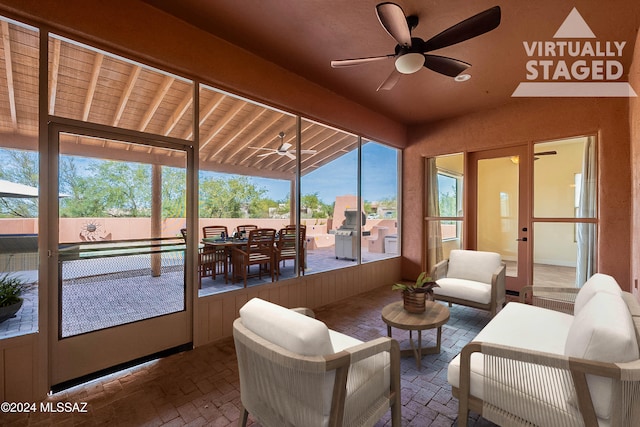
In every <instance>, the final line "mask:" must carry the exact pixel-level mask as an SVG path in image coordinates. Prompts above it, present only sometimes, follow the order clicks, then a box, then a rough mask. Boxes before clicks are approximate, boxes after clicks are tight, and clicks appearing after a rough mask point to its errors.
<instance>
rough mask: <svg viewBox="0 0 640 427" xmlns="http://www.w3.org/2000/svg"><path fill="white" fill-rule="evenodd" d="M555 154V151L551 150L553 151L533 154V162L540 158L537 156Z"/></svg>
mask: <svg viewBox="0 0 640 427" xmlns="http://www.w3.org/2000/svg"><path fill="white" fill-rule="evenodd" d="M556 154H558V152H557V151H555V150H553V151H541V152H539V153H533V160H538V159H539V158H540V157H537V156H555V155H556Z"/></svg>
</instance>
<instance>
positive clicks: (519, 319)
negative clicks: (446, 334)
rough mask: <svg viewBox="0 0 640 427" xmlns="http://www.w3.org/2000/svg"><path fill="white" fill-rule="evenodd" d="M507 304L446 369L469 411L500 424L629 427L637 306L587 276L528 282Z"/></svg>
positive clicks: (636, 363) (638, 395)
mask: <svg viewBox="0 0 640 427" xmlns="http://www.w3.org/2000/svg"><path fill="white" fill-rule="evenodd" d="M530 297H531V299H532V302H533V305H528V304H523V303H515V302H511V303H508V304H507V305H506V306H505V307H504V309H503V310H502V311H501V312H500V313H498V314H497V315H496V316H495V317H494V318H493V319H492V320H491V321H490V322H489V323H488V324H487V325H486V326H485V327H484V328H483V329H482V331H480V333H479V334H478V335H477V336H476V337H475V339H474V340H473V342H471V343H469V344H467V345H466V346H465V347H464V348H463V349H462V352H461V353H460V354H459V355H458V356H456V357H455V358H454V359H453V360H452V361H451V362H450V364H449V367H448V381H449V383H450V384H451V386H452V393H453V395H454V396H455V397H457V398H458V399H459V416H458V425H459V426H466V425H467V418H468V410H469V409H471V410H473V411H475V412H477V413H479V414H482V416H483V417H485V418H486V419H488V420H490V421H492V422H494V423H496V424H499V425H508V426H512V425H539V426H582V425H587V426H612V427H613V426H637V425H639V423H640V360H639V357H640V356H639V354H640V349H639V348H638V342H639V340H640V305H639V304H638V301H637V300H636V299H635V297H634V296H633V295H631V294H629V293H627V292H623V291H622V290H621V289H620V287H619V286H618V284H617V283H616V281H615V280H614V279H613V278H612V277H611V276H607V275H604V274H595V275H594V276H592V277H591V278H590V279H589V280H588V281H587V282H586V283H585V285H584V286H583V287H582V288H580V289H579V290H578V289H575V288H540V287H529V288H527V289H526V290H525V291H524V292H523V293H522V294H521V301H524V300H525V299H529V298H530Z"/></svg>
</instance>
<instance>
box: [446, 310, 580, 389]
mask: <svg viewBox="0 0 640 427" xmlns="http://www.w3.org/2000/svg"><path fill="white" fill-rule="evenodd" d="M572 320H573V316H571V315H569V314H565V313H560V312H557V311H553V310H546V309H541V308H539V307H534V306H531V305H526V304H520V303H516V302H510V303H509V304H507V305H506V306H505V307H504V308H503V309H502V310H501V311H500V312H499V313H498V314H496V316H495V317H494V318H493V319H492V320H491V321H490V322H489V323H488V324H487V325H486V326H485V327H484V328H483V329H482V330H481V331H480V333H479V334H478V335H477V336H476V337H475V338H474V341H477V342H487V343H492V344H501V345H507V346H512V347H518V348H523V349H527V350H534V351H541V352H546V353H554V354H563V352H564V347H565V342H566V340H567V335H568V333H569V329H570V328H571V324H572ZM447 380H448V382H449V384H451V385H452V386H454V387H458V385H459V384H460V355H457V356H456V357H455V358H454V359H453V360H452V361H451V363H449V368H448V371H447ZM483 382H484V359H483V356H482V355H481V354H479V353H476V354H473V355H472V356H471V394H472V395H473V396H476V397H478V398H480V399H483V400H484V387H483Z"/></svg>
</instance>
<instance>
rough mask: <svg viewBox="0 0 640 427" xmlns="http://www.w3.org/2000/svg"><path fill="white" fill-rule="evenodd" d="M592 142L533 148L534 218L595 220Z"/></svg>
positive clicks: (562, 142) (588, 139)
mask: <svg viewBox="0 0 640 427" xmlns="http://www.w3.org/2000/svg"><path fill="white" fill-rule="evenodd" d="M595 161H596V159H595V138H593V137H579V138H571V139H564V140H559V141H551V142H544V143H540V144H535V146H534V161H533V175H534V184H533V189H534V191H533V194H534V199H533V204H534V216H535V217H537V218H595V215H596V211H595V206H596V197H595V196H596V188H595V187H596V171H595V167H596V164H595Z"/></svg>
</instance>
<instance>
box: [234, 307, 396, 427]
mask: <svg viewBox="0 0 640 427" xmlns="http://www.w3.org/2000/svg"><path fill="white" fill-rule="evenodd" d="M302 312H304V313H305V314H307V316H305V315H302V314H300V313H298V312H296V311H295V310H289V309H286V308H284V307H280V306H277V305H275V304H271V303H269V302H266V301H263V300H260V299H258V298H254V299H252V300H251V301H249V302H248V303H247V304H245V306H244V307H243V308H242V309H240V318H238V319H236V320H235V322H234V324H233V336H234V340H235V346H236V353H237V357H238V371H239V375H240V395H241V401H242V405H243V410H242V414H241V417H240V420H239V424H238V425H239V426H246V423H247V418H248V415H249V414H251V415H252V417H254V418H255V419H256V420H257V421H258V422H259V423H260V424H261V425H262V426H264V427H269V426H272V427H279V426H305V427H306V426H328V427H338V426H349V427H351V426H372V425H374V424H375V423H376V422H377V421H378V420H379V419H380V418H381V417H382V416H384V415H385V414H386V413H387V411H389V409H391V420H392V425H393V426H396V427H400V422H401V412H400V411H401V403H400V355H399V347H398V343H397V342H396V341H395V340H392V339H390V338H386V337H384V338H378V339H375V340H373V341H369V342H366V343H363V342H361V341H358V340H356V339H354V338H351V337H348V336H346V335H343V334H340V333H338V332H335V331H331V330H329V329H328V328H327V327H326V325H324V323H322V322H320V321H318V320H315V319H313V318H311V317H308V315H312V314H313V312H311V311H310V310H308V309H303V310H302Z"/></svg>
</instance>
